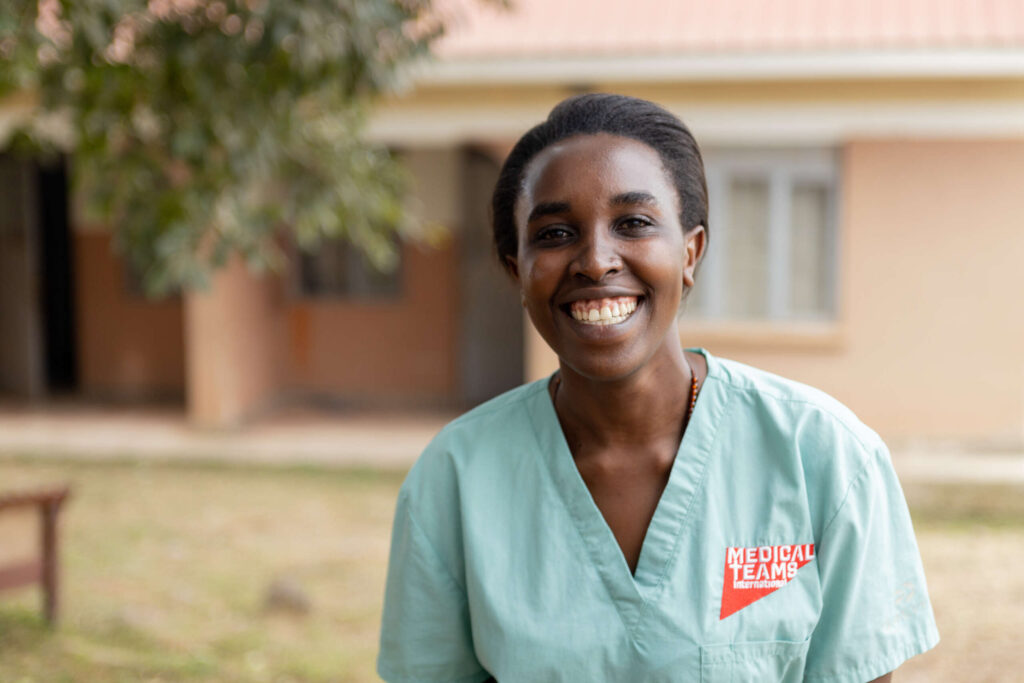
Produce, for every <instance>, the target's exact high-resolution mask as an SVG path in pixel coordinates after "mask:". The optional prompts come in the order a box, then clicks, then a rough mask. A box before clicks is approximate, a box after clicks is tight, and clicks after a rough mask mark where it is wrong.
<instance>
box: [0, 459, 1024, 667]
mask: <svg viewBox="0 0 1024 683" xmlns="http://www.w3.org/2000/svg"><path fill="white" fill-rule="evenodd" d="M401 476H402V475H401V473H396V472H377V471H365V470H359V471H355V470H347V471H338V470H321V469H315V470H313V469H310V470H301V469H296V470H287V469H281V468H269V467H235V466H214V465H210V466H196V465H189V466H185V465H181V466H178V465H156V464H148V465H147V464H78V463H59V464H55V463H52V462H51V463H37V462H31V461H28V460H24V459H17V458H12V457H0V488H9V487H13V486H16V485H18V484H30V483H32V482H43V481H50V482H52V481H70V482H71V483H72V484H73V485H74V488H75V490H74V497H73V498H72V499H71V500H70V501H69V503H68V505H67V508H66V509H65V512H64V515H63V526H62V532H63V546H62V547H63V577H64V591H63V598H64V603H63V614H62V621H61V624H60V627H59V628H58V629H57V630H56V631H52V632H51V631H49V630H48V629H47V628H46V627H45V626H43V624H42V622H41V620H40V618H39V617H38V604H39V598H38V595H37V592H36V591H35V590H34V589H24V590H19V591H12V592H7V593H3V594H2V595H0V681H3V682H4V683H8V682H12V683H20V682H28V681H35V682H38V683H44V682H45V683H56V682H60V681H74V682H76V683H78V682H91V681H96V682H103V683H107V682H112V683H116V682H118V681H133V682H134V681H152V682H155V681H165V682H168V683H169V682H171V681H175V682H177V681H184V682H193V681H204V682H205V681H209V682H213V681H218V682H220V681H271V682H274V683H278V682H280V683H284V682H286V681H294V682H316V681H371V680H376V677H375V675H374V674H373V659H374V656H375V652H376V639H377V628H378V623H379V618H380V617H379V609H380V601H381V596H382V593H383V577H384V570H385V564H386V560H387V549H388V534H389V529H390V524H391V514H392V511H393V505H394V499H395V495H396V493H397V491H398V486H399V484H400V483H401ZM907 494H908V498H909V499H910V500H911V505H912V508H913V512H914V518H915V523H916V525H917V529H918V539H919V543H920V546H921V552H922V555H923V557H924V561H925V569H926V572H927V574H928V580H929V586H930V589H931V593H932V600H933V603H934V605H935V610H936V614H937V617H938V619H939V628H940V630H941V632H942V636H943V642H942V644H940V646H939V647H938V648H936V650H934V651H933V652H931V653H929V654H927V655H925V656H923V657H919V658H917V659H915V660H913V661H912V662H910V663H908V664H907V665H905V666H904V667H903V668H902V669H901V670H900V674H899V676H898V679H899V681H900V682H901V683H906V682H910V681H914V682H923V681H938V680H970V681H1011V680H1017V679H1016V678H1015V677H1016V676H1018V675H1019V672H1020V671H1024V648H1021V647H1020V645H1019V643H1018V638H1019V634H1020V633H1021V632H1024V573H1022V572H1020V571H1015V569H1014V568H1019V567H1022V566H1024V489H1021V488H1016V489H1015V488H1013V487H961V486H941V487H938V486H932V487H920V486H911V487H908V489H907ZM34 543H35V519H34V514H32V515H28V514H26V515H20V514H19V515H14V514H11V513H6V514H4V515H0V563H2V562H4V561H5V560H11V559H15V558H19V557H25V556H27V555H28V554H29V553H31V552H33V550H34ZM280 577H284V578H287V579H289V580H290V581H292V582H293V583H295V584H297V585H299V586H301V588H302V589H303V590H304V591H305V593H306V594H307V595H308V597H309V599H310V602H311V605H312V606H311V609H310V611H309V612H308V613H306V614H294V613H288V612H280V611H267V610H265V609H264V605H263V601H264V594H265V591H266V588H267V586H268V585H269V584H270V583H271V581H273V580H274V579H275V578H280Z"/></svg>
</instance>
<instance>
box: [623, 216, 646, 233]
mask: <svg viewBox="0 0 1024 683" xmlns="http://www.w3.org/2000/svg"><path fill="white" fill-rule="evenodd" d="M653 227H654V221H652V220H651V219H650V218H647V217H646V216H627V217H625V218H623V219H622V220H621V221H619V224H618V228H619V229H620V230H622V231H624V232H627V233H643V232H647V231H648V230H649V229H650V228H653Z"/></svg>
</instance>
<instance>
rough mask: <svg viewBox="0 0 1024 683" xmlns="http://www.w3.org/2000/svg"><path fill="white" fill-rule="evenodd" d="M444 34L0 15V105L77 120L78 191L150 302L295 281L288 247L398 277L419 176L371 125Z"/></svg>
mask: <svg viewBox="0 0 1024 683" xmlns="http://www.w3.org/2000/svg"><path fill="white" fill-rule="evenodd" d="M439 33H440V24H439V23H438V22H437V20H436V18H435V17H434V15H432V14H431V7H430V2H429V0H303V2H270V1H269V0H213V1H212V2H210V1H207V0H202V1H200V0H40V1H39V2H38V4H36V3H30V2H19V1H18V0H0V96H3V95H4V94H5V93H11V92H15V91H18V90H22V91H26V90H27V91H30V92H32V91H34V92H36V93H37V94H38V102H39V105H38V106H39V113H58V114H59V115H60V116H62V117H63V121H65V122H66V125H67V126H69V127H70V129H71V132H72V134H73V138H74V141H75V142H74V146H75V149H74V154H73V157H72V158H73V169H74V184H75V188H76V191H78V192H81V193H82V194H83V196H84V197H85V198H86V200H87V201H88V207H89V210H90V211H91V212H92V213H93V214H94V215H98V216H99V217H101V218H102V219H104V220H106V221H109V222H110V224H111V225H112V226H113V227H114V230H115V235H116V240H115V243H116V245H117V246H118V247H119V248H120V249H121V250H122V251H123V253H125V254H126V255H127V257H128V258H129V259H131V261H132V262H133V263H134V265H135V267H136V269H137V271H138V272H140V273H142V274H143V284H144V286H145V287H146V289H147V291H148V292H149V293H151V294H154V295H159V294H161V293H165V292H168V291H171V290H173V289H175V288H178V287H185V288H191V287H201V286H203V285H204V283H205V282H206V280H207V278H208V276H209V274H210V272H211V270H212V269H213V268H215V267H216V266H218V265H220V264H222V263H223V262H224V261H225V260H226V258H227V256H228V255H229V254H232V253H239V254H241V255H243V256H244V257H245V258H246V260H247V261H248V262H249V263H250V265H252V266H253V267H256V268H265V267H266V268H278V267H281V266H282V265H283V263H284V256H283V253H284V252H283V251H282V247H281V245H282V243H283V242H284V241H286V240H288V239H294V240H295V241H296V242H297V243H298V244H299V246H300V247H302V248H306V249H314V248H315V247H316V246H317V245H318V244H319V243H320V242H321V241H322V240H324V239H325V238H344V239H348V240H351V241H352V242H353V243H354V244H355V245H357V246H358V247H360V248H361V249H363V250H364V251H365V252H366V253H367V255H368V256H369V257H370V258H371V260H372V261H373V262H374V263H376V264H378V265H380V266H382V267H384V266H387V265H388V264H389V263H390V262H392V261H393V259H394V253H393V248H394V247H393V243H394V241H393V239H392V237H393V234H394V233H396V232H398V233H407V232H409V231H410V230H411V228H412V225H411V222H410V220H409V218H408V217H407V215H406V214H405V212H404V211H403V210H402V203H403V202H402V200H403V195H404V192H405V190H406V188H407V186H408V178H407V176H406V174H405V172H404V171H403V169H402V168H401V167H400V166H399V165H398V163H397V162H396V161H395V160H394V159H393V158H392V156H391V155H390V154H388V153H387V151H385V150H381V149H378V148H375V147H373V146H371V145H368V144H367V143H365V142H364V141H363V139H362V133H363V130H364V126H365V120H366V112H367V109H368V107H369V105H370V103H371V102H372V100H373V99H374V97H375V96H377V95H379V94H381V93H382V92H384V91H386V90H387V89H388V88H390V87H391V86H392V84H393V82H394V78H395V74H396V71H397V70H398V69H399V68H400V67H401V66H402V65H403V64H405V63H407V62H408V61H409V60H412V59H415V58H416V57H418V56H420V55H422V54H424V53H425V51H426V50H427V48H428V46H429V44H430V42H431V41H432V40H433V39H434V38H436V37H437V36H438V35H439ZM39 120H41V119H40V118H39V117H33V121H32V122H31V124H30V125H29V127H28V128H27V129H26V133H27V135H28V136H29V137H30V138H31V139H32V140H33V141H34V142H35V144H36V145H37V146H39V147H46V146H47V145H52V144H53V142H54V141H53V135H52V134H50V133H48V132H47V129H46V128H45V127H42V126H39V125H34V124H36V123H37V122H38V121H39ZM50 128H51V129H52V126H51V127H50Z"/></svg>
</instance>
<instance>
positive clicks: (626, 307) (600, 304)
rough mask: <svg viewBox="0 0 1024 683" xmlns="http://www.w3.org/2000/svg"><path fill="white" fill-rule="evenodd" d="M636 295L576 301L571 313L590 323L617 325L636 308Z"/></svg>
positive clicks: (577, 318)
mask: <svg viewBox="0 0 1024 683" xmlns="http://www.w3.org/2000/svg"><path fill="white" fill-rule="evenodd" d="M636 307H637V299H636V297H635V296H620V297H616V298H614V299H589V300H583V301H574V302H573V303H572V306H571V307H570V313H571V314H572V317H573V318H574V319H575V320H578V321H580V322H581V323H586V324H588V325H615V324H618V323H621V322H624V321H625V320H627V319H628V318H629V317H630V316H631V315H633V311H635V310H636Z"/></svg>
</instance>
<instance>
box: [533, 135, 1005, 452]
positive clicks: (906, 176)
mask: <svg viewBox="0 0 1024 683" xmlns="http://www.w3.org/2000/svg"><path fill="white" fill-rule="evenodd" d="M1022 179H1024V141H1021V140H1003V141H913V142H909V141H899V140H871V141H869V140H865V141H855V142H851V143H849V144H848V145H846V146H845V149H844V151H843V164H842V189H841V202H842V215H841V225H840V232H841V234H840V242H841V244H840V249H841V253H840V260H841V265H840V274H839V294H840V309H841V310H840V320H839V321H838V323H837V324H836V325H834V326H824V327H821V326H819V327H794V326H757V325H750V326H746V327H743V328H737V327H735V326H733V327H727V326H715V325H707V324H705V325H698V324H695V323H690V322H689V321H687V320H686V318H685V317H684V318H683V323H682V333H681V334H682V337H683V342H684V343H685V344H686V345H688V346H691V345H692V346H705V347H707V348H708V349H710V350H711V351H712V352H713V353H715V354H717V355H720V356H723V357H728V358H734V359H736V360H740V361H743V362H746V363H749V364H751V365H754V366H757V367H761V368H764V369H767V370H770V371H773V372H777V373H779V374H781V375H784V376H787V377H791V378H793V379H797V380H800V381H803V382H806V383H808V384H811V385H814V386H817V387H819V388H821V389H823V390H825V391H827V392H829V393H831V394H832V395H834V396H836V397H837V398H839V399H840V400H841V401H843V402H844V403H846V404H847V405H849V406H850V407H851V408H852V409H853V410H854V411H855V412H856V413H857V414H858V415H859V416H860V417H861V419H863V420H864V421H865V422H866V423H867V424H868V425H870V426H872V427H874V428H875V429H876V430H878V431H879V432H880V433H882V434H883V436H886V437H890V438H901V437H928V438H952V439H967V440H970V441H978V442H991V443H1019V442H1020V441H1021V440H1022V439H1024V298H1022V295H1021V293H1022V292H1024V223H1022V219H1021V207H1022V206H1024V204H1022V191H1021V187H1022V185H1021V183H1022ZM531 349H532V351H531ZM528 353H529V354H530V356H529V358H528V364H527V366H528V371H529V372H530V374H531V376H532V377H539V376H542V375H543V374H544V373H546V372H549V371H550V370H551V369H552V368H553V367H554V364H555V359H554V357H553V355H552V354H551V352H550V350H548V349H547V348H546V347H545V346H543V341H542V340H540V339H539V338H538V337H537V336H536V335H535V334H534V335H532V336H531V339H530V340H529V344H528Z"/></svg>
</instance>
